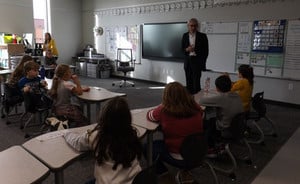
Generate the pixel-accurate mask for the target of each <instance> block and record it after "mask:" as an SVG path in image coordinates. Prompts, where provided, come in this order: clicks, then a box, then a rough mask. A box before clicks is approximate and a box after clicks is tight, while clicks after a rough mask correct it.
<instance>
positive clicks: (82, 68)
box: [76, 57, 110, 78]
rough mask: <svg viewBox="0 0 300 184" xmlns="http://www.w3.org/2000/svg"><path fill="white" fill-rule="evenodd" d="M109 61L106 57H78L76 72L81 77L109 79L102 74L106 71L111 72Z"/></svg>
mask: <svg viewBox="0 0 300 184" xmlns="http://www.w3.org/2000/svg"><path fill="white" fill-rule="evenodd" d="M108 61H109V60H108V58H105V57H78V58H77V60H76V71H77V73H78V74H79V75H81V76H87V77H92V78H107V77H104V75H102V73H103V71H104V70H106V72H107V71H108V72H109V70H110V65H109V63H108ZM101 72H102V73H101ZM106 76H107V75H106ZM108 76H109V75H108Z"/></svg>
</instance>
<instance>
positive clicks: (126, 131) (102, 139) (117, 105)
mask: <svg viewBox="0 0 300 184" xmlns="http://www.w3.org/2000/svg"><path fill="white" fill-rule="evenodd" d="M131 122H132V117H131V112H130V109H129V106H128V104H127V101H126V100H125V99H124V98H122V97H115V98H113V99H111V100H109V101H108V102H107V103H106V104H105V105H104V106H103V107H102V109H101V111H100V116H99V119H98V124H97V125H96V127H95V128H94V129H93V130H89V131H87V132H85V133H83V134H77V133H72V132H68V133H66V134H65V135H64V137H65V139H66V141H67V142H68V143H69V144H70V145H71V146H72V147H74V148H75V149H76V150H78V151H87V150H93V153H94V156H95V158H96V164H95V170H94V176H95V181H94V182H93V181H91V182H89V184H92V183H96V184H114V183H120V184H121V183H122V184H131V183H132V181H133V179H134V177H135V176H136V175H137V174H138V173H139V172H140V171H141V167H140V164H139V161H138V159H140V158H141V155H142V145H141V143H140V141H139V138H138V135H137V132H136V130H135V129H134V128H133V127H132V125H131Z"/></svg>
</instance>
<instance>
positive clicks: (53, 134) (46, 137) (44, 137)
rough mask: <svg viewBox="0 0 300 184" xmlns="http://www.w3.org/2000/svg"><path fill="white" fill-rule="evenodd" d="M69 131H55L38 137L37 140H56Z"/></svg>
mask: <svg viewBox="0 0 300 184" xmlns="http://www.w3.org/2000/svg"><path fill="white" fill-rule="evenodd" d="M68 131H69V130H67V129H66V130H60V131H54V132H50V133H46V134H43V135H41V136H38V137H36V139H37V140H39V141H41V142H42V141H47V140H50V139H55V138H57V137H61V136H63V135H64V134H65V133H66V132H68Z"/></svg>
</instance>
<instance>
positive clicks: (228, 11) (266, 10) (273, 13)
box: [82, 0, 300, 104]
mask: <svg viewBox="0 0 300 184" xmlns="http://www.w3.org/2000/svg"><path fill="white" fill-rule="evenodd" d="M82 2H83V8H82V12H83V20H84V21H83V29H84V30H83V33H84V36H83V43H92V42H94V38H93V37H92V36H91V35H86V33H88V32H89V30H92V29H93V26H94V24H92V23H91V22H93V21H94V16H93V12H94V11H99V10H103V9H104V10H105V9H114V8H120V7H128V6H133V5H140V4H141V3H147V4H148V3H150V4H151V3H154V2H165V1H162V0H160V1H151V0H127V1H123V0H111V1H106V0H90V1H85V0H83V1H82ZM299 7H300V1H295V0H286V1H278V2H273V1H270V2H269V1H268V3H256V4H248V5H244V4H243V5H239V6H235V5H233V6H225V7H216V8H205V9H198V10H194V9H184V10H178V11H172V12H163V13H161V12H157V13H145V14H134V15H122V16H117V15H104V16H101V18H100V19H99V22H98V24H99V25H100V26H103V27H105V26H116V25H119V26H122V25H139V24H143V23H147V22H148V23H149V22H176V21H186V20H188V19H189V18H191V17H196V18H198V19H199V21H211V22H215V21H223V22H226V21H227V22H229V21H253V20H264V19H296V18H299V17H300V12H299ZM104 39H105V37H104V36H102V37H101V38H99V39H97V42H98V44H99V47H98V48H97V49H98V51H100V52H102V53H105V49H104V48H105V45H104V44H105V40H104ZM178 44H180V43H178ZM141 62H142V64H141V65H136V71H135V72H134V73H133V77H134V78H139V79H145V80H151V81H158V82H168V78H172V79H174V80H177V81H179V82H182V83H185V77H184V71H183V64H182V63H175V62H167V61H151V60H146V59H142V61H141ZM218 75H220V73H213V72H204V73H203V77H202V79H203V80H204V78H205V77H206V76H210V77H211V78H212V81H214V79H215V78H216V77H217V76H218ZM232 78H233V79H236V75H232ZM202 82H203V81H202ZM289 84H293V90H288V85H289ZM258 91H265V98H266V99H270V100H274V101H281V102H287V103H292V104H300V98H299V97H298V96H299V95H298V94H299V92H300V81H294V80H285V79H275V78H266V77H256V78H255V89H254V92H258Z"/></svg>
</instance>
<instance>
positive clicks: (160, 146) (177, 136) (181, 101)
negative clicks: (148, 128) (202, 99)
mask: <svg viewBox="0 0 300 184" xmlns="http://www.w3.org/2000/svg"><path fill="white" fill-rule="evenodd" d="M147 118H148V120H150V121H153V122H158V123H159V124H160V125H161V129H162V133H163V135H164V140H159V141H155V142H154V143H153V147H154V154H153V155H154V158H156V156H157V155H160V160H159V161H158V168H157V169H158V173H163V172H164V171H166V170H165V168H164V166H163V164H162V163H161V162H160V161H161V160H163V161H166V162H169V163H171V164H172V163H174V164H176V165H180V163H181V162H182V157H181V155H180V146H181V143H182V141H183V140H184V138H185V137H186V136H188V135H191V134H194V133H201V132H203V125H202V119H203V111H202V109H201V107H200V105H199V104H198V103H196V101H195V100H194V98H193V96H192V95H190V94H189V92H188V91H187V90H186V88H185V87H184V86H183V85H182V84H180V83H179V82H171V83H169V84H167V85H166V87H165V89H164V92H163V97H162V103H161V104H160V105H159V106H157V107H156V108H154V109H152V110H150V111H149V112H148V113H147ZM182 164H183V163H182Z"/></svg>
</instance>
